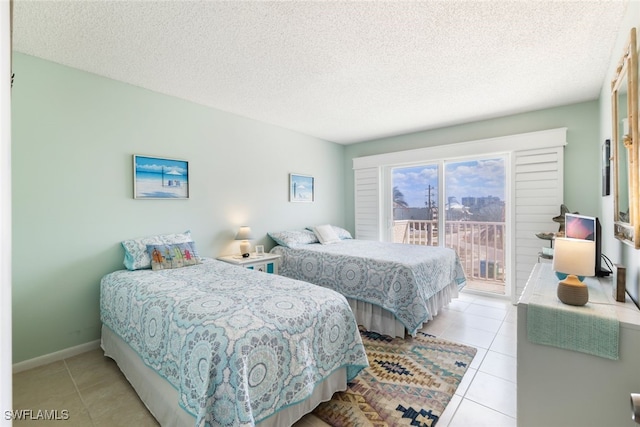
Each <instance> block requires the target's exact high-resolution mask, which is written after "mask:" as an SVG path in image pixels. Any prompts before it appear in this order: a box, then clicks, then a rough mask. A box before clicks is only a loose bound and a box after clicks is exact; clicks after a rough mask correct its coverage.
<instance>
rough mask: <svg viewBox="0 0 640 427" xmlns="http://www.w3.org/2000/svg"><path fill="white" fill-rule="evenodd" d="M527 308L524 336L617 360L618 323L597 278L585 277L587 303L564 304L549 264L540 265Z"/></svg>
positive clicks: (537, 341) (538, 342) (532, 340)
mask: <svg viewBox="0 0 640 427" xmlns="http://www.w3.org/2000/svg"><path fill="white" fill-rule="evenodd" d="M541 267H542V268H541V269H540V276H539V278H538V281H537V283H531V285H535V288H534V290H533V295H532V297H531V300H530V301H529V306H528V310H527V336H528V338H529V341H531V342H533V343H536V344H544V345H550V346H554V347H560V348H564V349H567V350H574V351H580V352H582V353H587V354H592V355H594V356H600V357H605V358H608V359H613V360H618V336H619V333H620V322H619V321H618V317H617V315H616V311H615V309H614V308H613V306H612V305H611V304H612V303H611V302H610V300H609V299H608V298H607V296H606V294H605V292H604V290H603V289H602V286H601V285H600V284H599V283H598V281H597V280H596V279H593V278H587V279H585V283H586V284H587V286H588V287H589V302H587V304H586V305H584V306H581V307H576V306H572V305H566V304H564V303H562V302H561V301H560V300H559V299H558V297H557V287H558V278H557V277H556V275H555V273H554V272H553V271H552V270H551V265H549V264H544V265H541Z"/></svg>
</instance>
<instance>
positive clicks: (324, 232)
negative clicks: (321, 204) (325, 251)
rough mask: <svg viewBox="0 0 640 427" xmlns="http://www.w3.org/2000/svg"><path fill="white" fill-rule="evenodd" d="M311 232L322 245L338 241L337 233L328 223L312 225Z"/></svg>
mask: <svg viewBox="0 0 640 427" xmlns="http://www.w3.org/2000/svg"><path fill="white" fill-rule="evenodd" d="M313 232H314V233H315V235H316V236H318V240H320V243H322V244H323V245H330V244H331V243H337V242H339V241H340V238H339V237H338V234H337V233H336V232H335V230H334V229H333V227H332V226H330V225H329V224H325V225H318V226H317V227H313Z"/></svg>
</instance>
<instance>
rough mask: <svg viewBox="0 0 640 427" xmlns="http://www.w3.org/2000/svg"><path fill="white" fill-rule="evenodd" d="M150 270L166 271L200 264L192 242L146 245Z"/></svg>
mask: <svg viewBox="0 0 640 427" xmlns="http://www.w3.org/2000/svg"><path fill="white" fill-rule="evenodd" d="M147 254H149V258H150V259H151V269H152V270H154V271H155V270H168V269H172V268H181V267H188V266H190V265H196V264H200V260H199V259H198V257H197V256H196V244H195V243H193V242H186V243H174V244H169V245H166V244H165V245H147Z"/></svg>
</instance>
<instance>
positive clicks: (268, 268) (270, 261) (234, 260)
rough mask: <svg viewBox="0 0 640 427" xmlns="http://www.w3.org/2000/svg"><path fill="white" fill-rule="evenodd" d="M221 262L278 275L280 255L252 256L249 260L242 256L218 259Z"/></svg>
mask: <svg viewBox="0 0 640 427" xmlns="http://www.w3.org/2000/svg"><path fill="white" fill-rule="evenodd" d="M218 259H219V260H220V261H224V262H228V263H229V264H235V265H239V266H242V267H244V268H248V269H249V270H256V271H264V272H265V273H272V274H278V263H279V262H280V255H276V254H268V253H267V254H264V255H263V256H255V255H254V254H251V256H250V257H248V258H242V257H241V256H240V255H228V256H221V257H218Z"/></svg>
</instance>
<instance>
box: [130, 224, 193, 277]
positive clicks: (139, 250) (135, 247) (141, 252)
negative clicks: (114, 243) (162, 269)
mask: <svg viewBox="0 0 640 427" xmlns="http://www.w3.org/2000/svg"><path fill="white" fill-rule="evenodd" d="M187 242H193V239H192V238H191V231H189V230H187V231H185V232H184V233H174V234H161V235H156V236H147V237H139V238H137V239H131V240H125V241H123V242H122V247H123V248H124V262H123V264H124V266H125V267H126V268H127V269H128V270H141V269H145V268H151V258H150V257H149V253H148V252H147V245H171V244H174V243H187ZM195 255H196V257H197V258H199V257H198V254H197V253H196V254H195Z"/></svg>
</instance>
